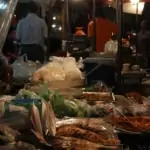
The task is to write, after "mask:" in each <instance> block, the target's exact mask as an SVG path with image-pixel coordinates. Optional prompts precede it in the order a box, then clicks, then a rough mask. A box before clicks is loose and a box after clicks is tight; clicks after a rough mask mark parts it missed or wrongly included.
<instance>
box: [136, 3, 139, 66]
mask: <svg viewBox="0 0 150 150" xmlns="http://www.w3.org/2000/svg"><path fill="white" fill-rule="evenodd" d="M138 11H139V3H138V2H137V3H136V37H137V34H138ZM136 41H137V40H136ZM137 49H138V44H137V42H136V63H137V62H138V51H137Z"/></svg>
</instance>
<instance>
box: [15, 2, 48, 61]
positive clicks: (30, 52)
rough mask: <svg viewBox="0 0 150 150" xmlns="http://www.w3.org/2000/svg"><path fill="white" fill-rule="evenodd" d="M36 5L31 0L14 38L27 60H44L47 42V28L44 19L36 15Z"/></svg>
mask: <svg viewBox="0 0 150 150" xmlns="http://www.w3.org/2000/svg"><path fill="white" fill-rule="evenodd" d="M37 13H38V6H37V4H36V3H35V2H33V1H31V2H30V4H29V13H28V15H27V16H26V17H25V18H24V19H22V20H20V21H19V23H18V25H17V30H16V38H17V40H18V41H19V42H20V44H21V55H23V54H26V55H27V57H28V60H31V61H40V62H41V63H42V62H44V46H45V44H46V43H47V42H46V41H47V37H48V28H47V25H46V23H45V21H44V20H43V19H41V18H39V17H38V15H37Z"/></svg>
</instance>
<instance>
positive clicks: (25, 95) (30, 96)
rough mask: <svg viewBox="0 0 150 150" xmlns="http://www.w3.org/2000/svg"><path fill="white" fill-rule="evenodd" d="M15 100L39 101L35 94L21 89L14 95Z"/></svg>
mask: <svg viewBox="0 0 150 150" xmlns="http://www.w3.org/2000/svg"><path fill="white" fill-rule="evenodd" d="M15 99H41V97H40V96H38V95H37V94H36V93H35V92H32V91H29V90H26V89H21V90H20V91H19V93H18V94H17V95H16V98H15Z"/></svg>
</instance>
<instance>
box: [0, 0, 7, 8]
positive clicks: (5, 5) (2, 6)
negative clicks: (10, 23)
mask: <svg viewBox="0 0 150 150" xmlns="http://www.w3.org/2000/svg"><path fill="white" fill-rule="evenodd" d="M6 8H7V4H5V3H4V2H1V4H0V9H1V10H4V9H6Z"/></svg>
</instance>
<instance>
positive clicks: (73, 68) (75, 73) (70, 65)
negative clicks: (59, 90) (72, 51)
mask: <svg viewBox="0 0 150 150" xmlns="http://www.w3.org/2000/svg"><path fill="white" fill-rule="evenodd" d="M63 68H64V71H65V73H66V77H67V79H70V80H79V79H82V73H81V71H80V70H79V69H78V66H77V64H76V60H75V59H74V58H73V57H67V58H65V59H64V62H63Z"/></svg>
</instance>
